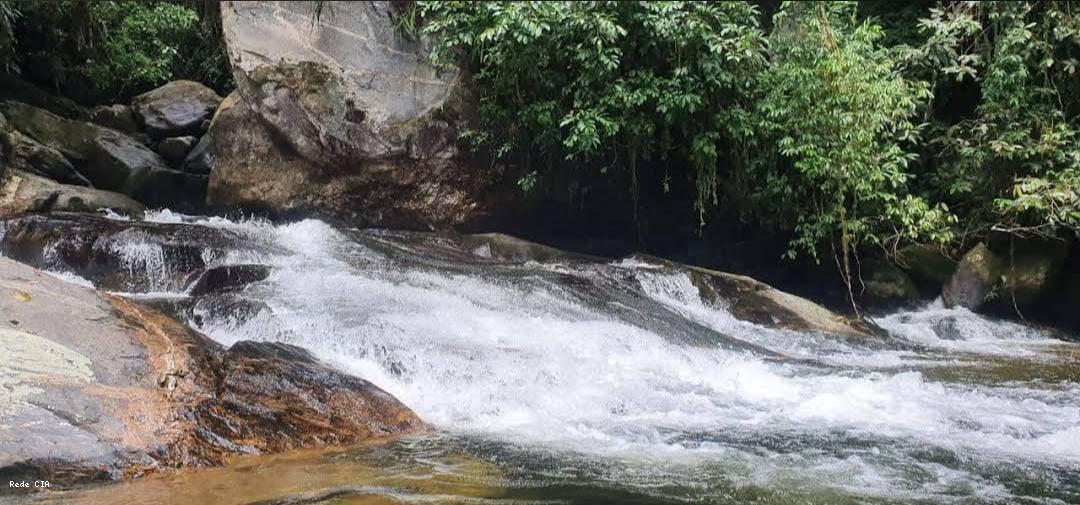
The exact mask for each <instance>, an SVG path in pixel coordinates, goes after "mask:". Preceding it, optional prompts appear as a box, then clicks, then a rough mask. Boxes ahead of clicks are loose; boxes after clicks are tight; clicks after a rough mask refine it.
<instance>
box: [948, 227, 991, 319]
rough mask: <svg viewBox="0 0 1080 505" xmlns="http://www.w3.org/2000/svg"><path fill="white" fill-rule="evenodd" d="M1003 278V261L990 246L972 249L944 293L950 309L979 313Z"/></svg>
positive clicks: (958, 267)
mask: <svg viewBox="0 0 1080 505" xmlns="http://www.w3.org/2000/svg"><path fill="white" fill-rule="evenodd" d="M1000 275H1001V266H1000V261H999V260H998V258H997V256H995V255H994V253H993V252H992V251H990V248H989V247H987V246H986V244H983V243H979V244H978V245H976V246H975V247H973V248H971V250H970V251H968V252H967V254H965V255H964V258H963V259H961V260H960V263H959V264H958V265H957V266H956V271H955V272H953V274H952V277H950V278H949V282H947V283H946V284H945V287H944V288H943V289H942V291H941V298H942V300H943V301H944V302H945V306H946V307H965V308H968V309H971V310H975V309H977V308H979V307H980V306H982V305H983V303H984V302H986V300H987V297H988V295H990V294H991V293H992V292H993V290H994V285H995V284H997V282H998V280H999V279H1000Z"/></svg>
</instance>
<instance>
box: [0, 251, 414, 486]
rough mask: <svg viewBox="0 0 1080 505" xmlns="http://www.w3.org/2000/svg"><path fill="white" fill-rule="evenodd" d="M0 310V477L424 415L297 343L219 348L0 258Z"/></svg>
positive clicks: (84, 469) (137, 308)
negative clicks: (0, 348) (0, 390)
mask: <svg viewBox="0 0 1080 505" xmlns="http://www.w3.org/2000/svg"><path fill="white" fill-rule="evenodd" d="M0 313H3V314H4V321H2V322H0V345H3V346H4V348H5V349H6V352H5V353H3V354H0V387H3V389H4V390H5V393H6V394H4V395H3V396H0V478H3V479H5V480H36V479H41V478H45V479H47V480H50V481H51V482H52V483H53V484H54V485H70V484H73V483H78V482H85V481H91V480H102V479H116V478H123V477H132V476H139V475H143V474H146V473H152V472H156V471H161V470H163V469H168V468H178V467H186V466H211V465H220V464H223V463H224V462H225V461H226V459H227V458H228V457H229V456H230V455H233V454H242V453H272V452H279V451H283V450H288V449H293V448H301V447H322V446H328V445H344V444H352V443H357V442H361V441H364V440H370V439H372V438H377V437H383V436H390V435H400V434H405V433H411V432H416V431H419V430H423V429H424V425H423V423H422V422H421V421H420V420H419V419H418V418H417V417H416V415H415V414H413V413H412V411H410V410H409V409H408V408H407V407H405V406H404V405H402V404H401V403H400V402H398V401H397V400H396V399H394V398H393V397H392V396H390V395H389V394H387V393H385V392H383V391H381V390H380V389H378V388H377V387H375V386H374V385H372V384H370V383H368V382H367V381H364V380H363V379H359V378H356V377H352V376H348V375H346V374H343V373H341V372H338V371H336V370H334V369H332V368H329V367H327V366H326V365H324V364H322V363H320V362H319V361H318V360H317V359H315V358H314V357H313V356H311V355H310V354H309V353H307V352H306V351H304V350H302V349H299V348H296V347H293V346H288V345H285V344H273V343H255V342H241V343H237V344H235V345H234V346H233V347H231V348H229V349H225V348H223V347H222V346H220V345H219V344H217V343H215V342H213V341H211V340H209V339H207V338H206V337H204V336H203V335H201V334H199V333H197V332H194V331H192V330H190V329H189V328H187V327H186V326H184V325H183V324H181V323H179V322H177V321H176V320H174V319H172V318H171V317H169V316H166V315H165V314H163V313H161V312H158V311H156V310H154V309H151V308H149V307H145V306H143V305H140V304H138V303H135V302H132V301H129V300H126V299H124V298H120V297H116V296H111V295H105V294H102V293H99V292H96V291H94V290H92V289H89V288H84V287H80V286H76V285H73V284H69V283H66V282H64V281H61V280H59V279H56V278H53V277H51V276H49V275H47V274H44V273H42V272H40V271H36V270H34V269H32V268H30V267H28V266H26V265H23V264H20V263H17V262H15V261H12V260H9V259H6V258H0ZM58 314H63V316H64V317H56V316H57V315H58ZM10 492H12V491H11V490H8V489H7V488H6V487H0V494H2V493H10Z"/></svg>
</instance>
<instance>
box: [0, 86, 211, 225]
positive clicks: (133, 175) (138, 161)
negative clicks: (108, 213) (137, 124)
mask: <svg viewBox="0 0 1080 505" xmlns="http://www.w3.org/2000/svg"><path fill="white" fill-rule="evenodd" d="M0 112H2V113H3V114H4V115H5V116H6V117H7V119H8V122H9V123H10V125H11V127H12V128H14V129H16V130H18V131H20V132H22V133H24V134H26V135H27V136H29V137H31V138H33V139H34V140H36V141H38V142H40V143H42V144H45V145H48V146H50V147H52V148H54V149H56V150H57V151H59V152H60V153H62V154H63V155H64V157H65V158H67V159H68V161H70V162H71V163H72V165H74V166H75V168H76V169H77V170H78V171H79V173H81V174H82V175H84V176H85V177H86V178H87V179H88V180H89V181H90V182H91V183H93V185H94V187H96V188H99V189H105V190H109V191H116V192H118V193H123V194H125V195H128V196H131V197H133V198H135V199H136V200H139V201H140V202H142V203H144V204H146V205H152V206H175V205H182V204H186V203H191V202H197V203H200V204H201V202H202V201H203V196H202V195H203V193H202V192H201V191H202V188H204V187H205V184H206V180H205V178H203V177H197V176H192V175H189V174H185V173H183V172H180V171H177V170H172V169H170V168H169V167H168V165H167V164H166V163H165V160H163V159H162V158H161V157H160V156H158V155H157V153H155V152H153V151H151V150H150V149H149V148H147V147H146V146H144V145H143V144H141V143H139V142H138V141H136V140H135V139H133V138H131V137H129V136H127V135H124V134H123V133H120V132H118V131H116V130H113V129H110V128H104V127H101V126H98V125H95V124H92V123H86V122H82V121H74V120H69V119H64V118H62V117H59V116H57V115H54V114H52V113H50V112H48V111H45V110H43V109H38V108H36V107H31V106H29V105H26V104H23V103H19V102H11V101H7V102H3V103H0Z"/></svg>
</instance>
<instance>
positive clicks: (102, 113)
mask: <svg viewBox="0 0 1080 505" xmlns="http://www.w3.org/2000/svg"><path fill="white" fill-rule="evenodd" d="M90 121H92V122H94V123H97V124H99V125H101V126H104V127H106V128H112V129H114V130H118V131H121V132H124V133H128V134H136V133H139V125H138V123H136V122H135V113H134V112H132V111H131V107H128V106H127V105H123V104H114V105H99V106H97V107H94V108H93V109H90Z"/></svg>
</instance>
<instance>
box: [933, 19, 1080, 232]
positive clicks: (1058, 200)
mask: <svg viewBox="0 0 1080 505" xmlns="http://www.w3.org/2000/svg"><path fill="white" fill-rule="evenodd" d="M1072 9H1073V7H1072V6H1070V5H1069V4H1067V3H1045V4H1035V3H1029V2H992V3H976V2H957V3H954V4H950V5H949V6H948V7H947V8H946V9H943V10H934V11H933V12H932V16H931V17H930V18H929V19H927V20H925V21H924V22H923V28H924V30H925V31H927V32H928V33H929V35H930V37H929V40H928V42H927V43H926V44H925V45H924V46H923V47H921V48H919V49H918V50H917V51H914V52H913V54H915V55H918V56H922V57H924V58H923V63H922V64H923V66H924V67H925V68H929V69H931V70H932V73H933V78H934V79H936V80H937V81H938V82H941V81H945V80H956V81H961V82H962V81H965V80H967V81H971V82H973V83H974V85H977V86H978V88H977V89H978V90H979V92H980V97H979V98H980V100H979V102H978V104H977V106H976V108H975V110H974V111H973V112H972V113H969V114H966V115H965V116H963V117H961V118H960V119H959V120H956V121H949V120H938V121H934V122H933V124H932V132H933V135H932V145H933V146H934V148H935V149H934V151H932V152H931V153H930V155H929V156H928V159H927V160H926V161H927V165H928V166H929V167H931V170H930V172H929V174H928V175H929V177H928V181H929V183H930V184H928V185H927V187H926V188H924V190H925V192H926V193H927V194H929V195H932V196H933V197H935V198H938V199H940V200H943V201H950V202H953V204H954V205H955V206H957V207H960V208H964V209H967V212H968V213H969V214H970V215H972V216H978V217H979V219H980V221H984V222H985V223H986V224H984V226H986V225H988V224H989V225H996V226H997V227H998V228H999V229H1008V230H1016V231H1038V232H1040V233H1043V234H1050V235H1052V234H1054V233H1055V231H1056V230H1060V229H1071V230H1073V231H1075V230H1076V229H1077V227H1076V220H1075V215H1076V213H1077V212H1080V206H1078V205H1077V200H1076V198H1075V194H1076V192H1077V191H1080V187H1078V186H1076V183H1077V178H1076V177H1075V174H1076V171H1077V169H1078V168H1080V131H1078V125H1077V119H1076V114H1077V112H1080V110H1078V106H1080V103H1078V100H1077V99H1078V96H1077V86H1078V85H1080V82H1078V79H1077V74H1076V67H1077V65H1078V62H1077V49H1078V47H1080V46H1078V43H1080V15H1078V13H1074V12H1073V11H1072ZM934 55H936V56H937V58H926V56H934ZM916 60H918V57H917V58H916ZM1070 194H1071V195H1073V196H1072V197H1070V196H1068V195H1070ZM1069 216H1073V218H1072V219H1070V218H1069Z"/></svg>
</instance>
